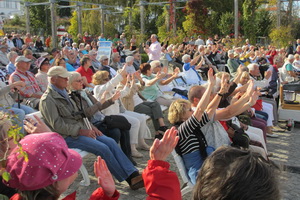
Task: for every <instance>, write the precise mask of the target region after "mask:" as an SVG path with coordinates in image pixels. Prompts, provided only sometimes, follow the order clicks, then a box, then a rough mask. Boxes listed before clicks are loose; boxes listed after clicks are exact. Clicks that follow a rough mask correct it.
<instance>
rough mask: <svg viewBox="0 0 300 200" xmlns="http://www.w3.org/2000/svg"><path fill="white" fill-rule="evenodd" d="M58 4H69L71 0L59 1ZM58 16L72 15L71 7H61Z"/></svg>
mask: <svg viewBox="0 0 300 200" xmlns="http://www.w3.org/2000/svg"><path fill="white" fill-rule="evenodd" d="M58 5H60V6H69V5H70V2H66V1H59V2H58ZM58 16H59V17H71V16H72V13H71V8H59V9H58Z"/></svg>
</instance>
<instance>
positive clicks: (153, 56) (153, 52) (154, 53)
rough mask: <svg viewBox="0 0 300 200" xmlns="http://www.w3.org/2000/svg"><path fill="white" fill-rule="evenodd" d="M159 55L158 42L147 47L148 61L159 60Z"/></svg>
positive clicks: (159, 47) (159, 46)
mask: <svg viewBox="0 0 300 200" xmlns="http://www.w3.org/2000/svg"><path fill="white" fill-rule="evenodd" d="M160 55H161V45H160V43H159V42H158V41H156V42H154V43H152V44H151V45H150V47H149V52H148V56H149V60H159V59H160Z"/></svg>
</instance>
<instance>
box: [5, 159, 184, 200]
mask: <svg viewBox="0 0 300 200" xmlns="http://www.w3.org/2000/svg"><path fill="white" fill-rule="evenodd" d="M169 168H170V164H169V163H168V162H165V161H162V160H149V161H148V166H147V167H146V169H145V170H144V171H143V179H144V184H145V188H146V192H147V194H148V197H147V200H169V199H172V200H181V192H180V183H179V180H178V177H177V175H176V173H175V172H173V171H171V170H169ZM119 197H120V194H119V192H118V191H117V190H116V191H115V193H114V195H113V196H112V197H108V196H106V195H105V193H104V191H103V189H102V188H98V189H96V190H95V191H94V192H93V194H92V195H91V197H90V199H89V200H117V199H119ZM75 199H76V191H75V192H73V193H72V194H70V195H68V196H66V197H65V198H64V199H63V200H75ZM10 200H22V199H21V198H20V196H19V194H15V195H14V196H13V197H11V198H10Z"/></svg>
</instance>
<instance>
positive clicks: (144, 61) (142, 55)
mask: <svg viewBox="0 0 300 200" xmlns="http://www.w3.org/2000/svg"><path fill="white" fill-rule="evenodd" d="M148 60H149V57H148V55H147V54H146V53H141V62H142V63H146V62H147V61H148Z"/></svg>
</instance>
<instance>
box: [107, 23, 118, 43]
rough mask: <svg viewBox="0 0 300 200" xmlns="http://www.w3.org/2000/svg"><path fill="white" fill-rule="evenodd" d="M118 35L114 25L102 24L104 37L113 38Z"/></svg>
mask: <svg viewBox="0 0 300 200" xmlns="http://www.w3.org/2000/svg"><path fill="white" fill-rule="evenodd" d="M116 33H118V31H117V29H116V28H115V24H113V23H111V22H104V36H105V37H106V38H107V37H108V36H110V37H112V39H113V37H114V35H115V34H116Z"/></svg>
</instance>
